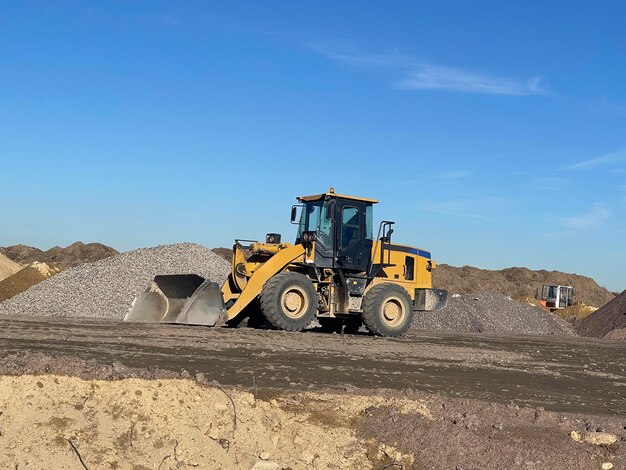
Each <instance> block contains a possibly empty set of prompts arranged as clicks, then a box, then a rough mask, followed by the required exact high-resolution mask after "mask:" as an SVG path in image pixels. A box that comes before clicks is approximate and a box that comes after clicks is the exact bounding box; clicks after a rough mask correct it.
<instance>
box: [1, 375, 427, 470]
mask: <svg viewBox="0 0 626 470" xmlns="http://www.w3.org/2000/svg"><path fill="white" fill-rule="evenodd" d="M298 400H305V401H306V402H307V404H308V405H307V407H306V411H305V410H304V409H302V408H298V407H296V406H293V404H292V403H291V402H290V401H289V399H287V398H283V397H277V398H274V399H272V400H270V401H263V400H257V399H255V397H254V395H253V394H252V393H247V392H242V391H237V390H232V389H231V390H226V389H220V388H216V387H214V386H213V387H212V386H208V385H202V384H198V383H196V382H193V381H191V380H180V379H179V380H172V379H169V380H168V379H165V380H154V381H149V380H142V379H125V380H120V381H100V380H91V381H88V380H82V379H78V378H74V377H63V376H54V375H42V376H19V377H7V376H3V377H0V409H2V410H3V413H2V415H1V417H0V429H1V430H2V437H1V438H0V466H1V467H2V468H33V469H34V468H41V469H50V468H54V469H76V468H80V467H81V462H80V459H82V462H83V463H82V465H84V466H85V467H87V468H111V469H116V468H120V469H125V468H133V469H144V468H145V469H157V468H160V469H174V468H187V467H196V468H212V469H217V468H224V469H234V468H256V469H269V468H293V469H298V468H375V467H376V465H377V464H378V463H380V464H381V465H383V464H384V462H385V460H388V457H387V454H389V455H392V456H393V458H394V459H396V461H397V462H399V463H402V464H404V465H410V464H411V463H412V458H411V457H410V456H408V455H404V456H403V455H402V454H401V453H399V452H397V451H396V450H394V449H393V448H392V447H391V446H379V445H377V444H375V442H374V440H373V439H371V440H370V441H371V442H366V441H363V440H361V439H358V438H357V437H356V430H355V429H354V428H353V427H351V426H350V423H351V422H352V420H353V419H354V418H355V417H357V416H358V415H359V414H360V413H361V412H362V410H363V409H366V408H368V407H377V406H380V405H381V403H382V401H383V400H382V398H381V397H358V396H355V397H349V396H335V395H331V394H323V395H320V394H315V393H304V394H302V395H300V396H298ZM292 401H293V399H292ZM388 403H389V404H392V405H393V406H397V407H398V409H400V410H402V411H401V413H412V414H413V413H417V414H422V413H423V414H425V416H426V417H428V412H427V411H426V409H425V407H424V406H423V405H421V404H420V403H419V402H417V401H413V400H406V399H405V400H401V399H393V400H390V401H389V402H388ZM326 413H328V415H326ZM372 449H373V450H375V451H374V452H372ZM385 452H386V453H387V454H385ZM379 454H380V455H379ZM79 456H80V458H79Z"/></svg>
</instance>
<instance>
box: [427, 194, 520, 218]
mask: <svg viewBox="0 0 626 470" xmlns="http://www.w3.org/2000/svg"><path fill="white" fill-rule="evenodd" d="M512 204H515V203H514V202H513V201H510V200H508V199H504V198H499V197H491V196H473V197H462V196H460V195H459V196H457V197H455V198H453V199H447V200H446V199H444V200H440V199H437V200H430V201H424V202H423V203H421V204H420V205H419V206H417V209H418V210H421V211H425V212H435V213H438V214H446V215H453V216H459V217H470V218H472V219H482V220H490V217H488V216H486V215H485V213H489V214H491V213H493V212H494V211H496V212H499V211H500V210H502V208H503V207H505V206H511V205H512Z"/></svg>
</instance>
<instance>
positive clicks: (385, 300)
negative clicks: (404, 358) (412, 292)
mask: <svg viewBox="0 0 626 470" xmlns="http://www.w3.org/2000/svg"><path fill="white" fill-rule="evenodd" d="M412 322H413V309H412V302H411V297H410V296H409V293H408V292H407V291H406V289H405V288H404V287H402V286H399V285H397V284H390V283H385V284H378V285H376V286H374V287H372V288H371V289H370V290H369V291H368V292H367V293H366V294H365V298H364V299H363V323H365V326H366V327H367V329H368V330H369V331H370V332H371V333H374V334H375V335H379V336H402V335H404V334H405V333H406V332H407V331H408V329H409V327H410V326H411V323H412Z"/></svg>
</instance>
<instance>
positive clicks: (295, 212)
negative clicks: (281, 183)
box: [291, 205, 302, 224]
mask: <svg viewBox="0 0 626 470" xmlns="http://www.w3.org/2000/svg"><path fill="white" fill-rule="evenodd" d="M298 208H300V209H302V206H299V205H295V206H291V223H292V224H298V223H300V217H298Z"/></svg>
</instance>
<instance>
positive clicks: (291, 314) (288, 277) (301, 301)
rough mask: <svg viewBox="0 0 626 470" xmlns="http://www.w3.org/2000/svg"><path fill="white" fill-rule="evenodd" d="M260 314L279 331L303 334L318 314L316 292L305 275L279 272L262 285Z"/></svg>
mask: <svg viewBox="0 0 626 470" xmlns="http://www.w3.org/2000/svg"><path fill="white" fill-rule="evenodd" d="M260 301H261V311H262V312H263V315H265V318H266V319H267V321H268V322H269V323H270V324H271V325H272V326H273V327H274V328H277V329H279V330H287V331H302V330H303V329H304V328H306V327H307V326H308V325H309V323H311V321H312V320H313V319H314V318H315V315H316V313H317V293H316V292H315V287H313V283H312V282H311V281H310V280H309V278H308V277H306V276H305V275H304V274H300V273H292V272H285V273H279V274H277V275H276V276H274V277H273V278H271V279H270V280H269V281H267V282H266V283H265V285H264V286H263V291H262V292H261V297H260Z"/></svg>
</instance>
